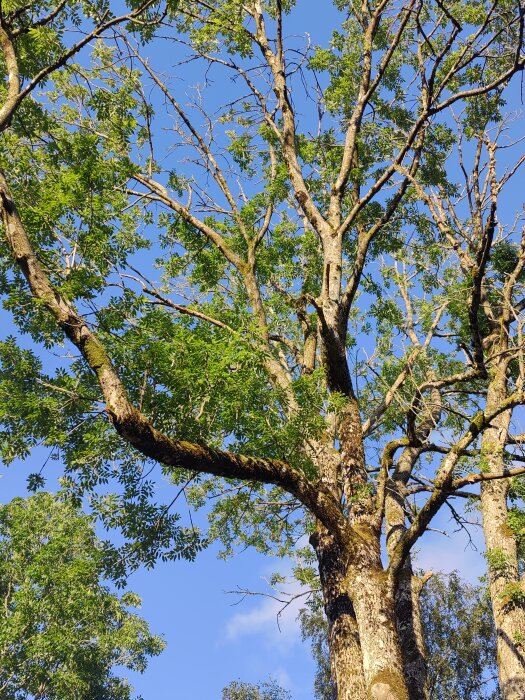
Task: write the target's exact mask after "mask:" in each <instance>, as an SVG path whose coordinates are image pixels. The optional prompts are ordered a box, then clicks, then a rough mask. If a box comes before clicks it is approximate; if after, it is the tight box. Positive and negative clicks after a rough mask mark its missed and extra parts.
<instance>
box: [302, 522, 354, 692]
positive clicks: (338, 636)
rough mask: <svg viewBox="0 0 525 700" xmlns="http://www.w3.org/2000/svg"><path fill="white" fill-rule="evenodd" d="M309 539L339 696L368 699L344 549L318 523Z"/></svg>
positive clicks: (332, 673) (332, 672)
mask: <svg viewBox="0 0 525 700" xmlns="http://www.w3.org/2000/svg"><path fill="white" fill-rule="evenodd" d="M310 542H311V544H312V546H313V547H314V549H315V552H316V555H317V560H318V562H319V574H320V579H321V586H322V589H323V598H324V609H325V613H326V617H327V620H328V648H329V650H330V670H331V675H332V680H333V682H334V685H335V687H336V689H337V699H338V700H367V695H366V691H365V678H364V675H363V658H362V654H361V645H360V643H359V632H358V629H357V622H356V619H355V613H354V608H353V605H352V602H351V600H350V597H349V595H348V586H347V583H346V576H345V573H346V571H345V565H344V559H343V556H341V555H342V552H341V549H340V548H339V547H338V546H337V544H336V543H335V541H334V538H333V537H332V536H331V535H329V534H328V533H327V532H326V530H323V529H322V528H321V527H318V532H317V533H315V534H314V535H312V537H311V539H310Z"/></svg>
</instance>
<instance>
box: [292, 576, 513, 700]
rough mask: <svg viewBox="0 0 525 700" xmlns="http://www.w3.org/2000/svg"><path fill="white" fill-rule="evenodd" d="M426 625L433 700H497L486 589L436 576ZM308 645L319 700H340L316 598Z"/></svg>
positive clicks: (428, 592) (426, 590)
mask: <svg viewBox="0 0 525 700" xmlns="http://www.w3.org/2000/svg"><path fill="white" fill-rule="evenodd" d="M421 619H422V624H423V628H424V631H425V642H426V646H427V653H428V674H429V695H430V698H431V699H432V700H439V699H440V698H451V699H452V700H463V698H469V699H470V700H497V699H498V698H500V697H501V696H500V695H499V693H498V692H497V690H495V689H494V681H495V680H496V678H497V673H498V669H497V664H496V634H495V628H494V621H493V618H492V611H491V608H490V601H489V597H488V595H487V589H486V586H477V587H476V586H472V585H471V584H469V583H466V582H465V581H462V580H461V578H460V577H459V575H458V574H457V572H453V573H452V574H448V575H447V574H441V573H436V574H433V575H432V576H431V577H430V578H429V580H428V581H427V582H426V583H425V585H424V586H423V588H422V591H421ZM300 620H301V628H302V632H303V637H304V639H305V640H309V641H310V642H311V645H312V652H313V655H314V659H315V661H316V665H317V672H316V680H315V697H316V698H318V700H333V699H334V698H336V694H335V688H334V686H333V682H332V680H331V678H330V659H329V654H328V645H327V632H328V629H327V625H326V619H325V617H324V615H323V610H322V600H321V599H320V597H319V595H314V596H312V597H311V598H310V600H309V601H308V605H307V607H305V608H303V609H302V610H301V613H300Z"/></svg>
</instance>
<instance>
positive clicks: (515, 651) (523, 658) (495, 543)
mask: <svg viewBox="0 0 525 700" xmlns="http://www.w3.org/2000/svg"><path fill="white" fill-rule="evenodd" d="M491 461H494V460H491ZM493 469H494V466H493V465H492V466H491V469H490V471H493ZM507 492H508V482H507V481H506V480H502V481H490V482H486V483H483V484H482V486H481V512H482V518H483V530H484V533H485V543H486V547H487V557H488V562H489V572H490V578H489V580H490V597H491V601H492V610H493V613H494V623H495V625H496V634H497V637H496V645H497V658H498V673H499V681H500V688H501V693H502V696H503V698H504V700H523V698H525V607H524V604H523V595H524V594H525V589H524V587H523V582H520V577H519V573H518V557H517V551H516V540H515V537H514V533H513V532H512V531H511V530H510V528H509V526H508V522H507V518H508V508H507Z"/></svg>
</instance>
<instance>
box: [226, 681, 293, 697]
mask: <svg viewBox="0 0 525 700" xmlns="http://www.w3.org/2000/svg"><path fill="white" fill-rule="evenodd" d="M289 698H290V693H287V692H286V691H285V690H283V688H280V687H279V686H278V685H277V683H275V682H274V681H267V682H265V683H261V684H259V685H253V683H242V682H241V681H232V683H230V684H229V685H228V686H227V687H226V688H224V690H223V691H222V700H289Z"/></svg>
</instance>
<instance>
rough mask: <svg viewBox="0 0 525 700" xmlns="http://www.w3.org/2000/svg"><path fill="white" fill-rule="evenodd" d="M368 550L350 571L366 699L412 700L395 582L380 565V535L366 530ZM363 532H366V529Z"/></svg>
mask: <svg viewBox="0 0 525 700" xmlns="http://www.w3.org/2000/svg"><path fill="white" fill-rule="evenodd" d="M366 530H368V532H366V533H365V532H363V534H364V535H365V538H366V539H367V540H368V546H363V547H361V550H360V552H359V553H358V555H357V556H356V557H355V558H354V560H353V562H352V563H351V565H350V566H349V569H348V583H349V590H350V597H351V600H352V603H353V606H354V610H355V615H356V621H357V627H358V630H359V639H360V642H361V650H362V656H363V672H364V676H365V687H366V693H367V695H366V697H367V698H369V699H370V700H409V697H410V696H409V692H408V687H407V683H406V680H405V673H404V667H403V656H402V649H401V644H400V639H399V635H398V631H397V624H396V614H395V590H394V582H393V581H392V579H391V578H390V577H389V576H388V575H387V573H386V572H385V571H384V569H383V566H382V563H381V552H380V533H379V532H375V531H373V530H372V529H371V528H370V529H369V528H366ZM363 531H365V528H364V527H363Z"/></svg>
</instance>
